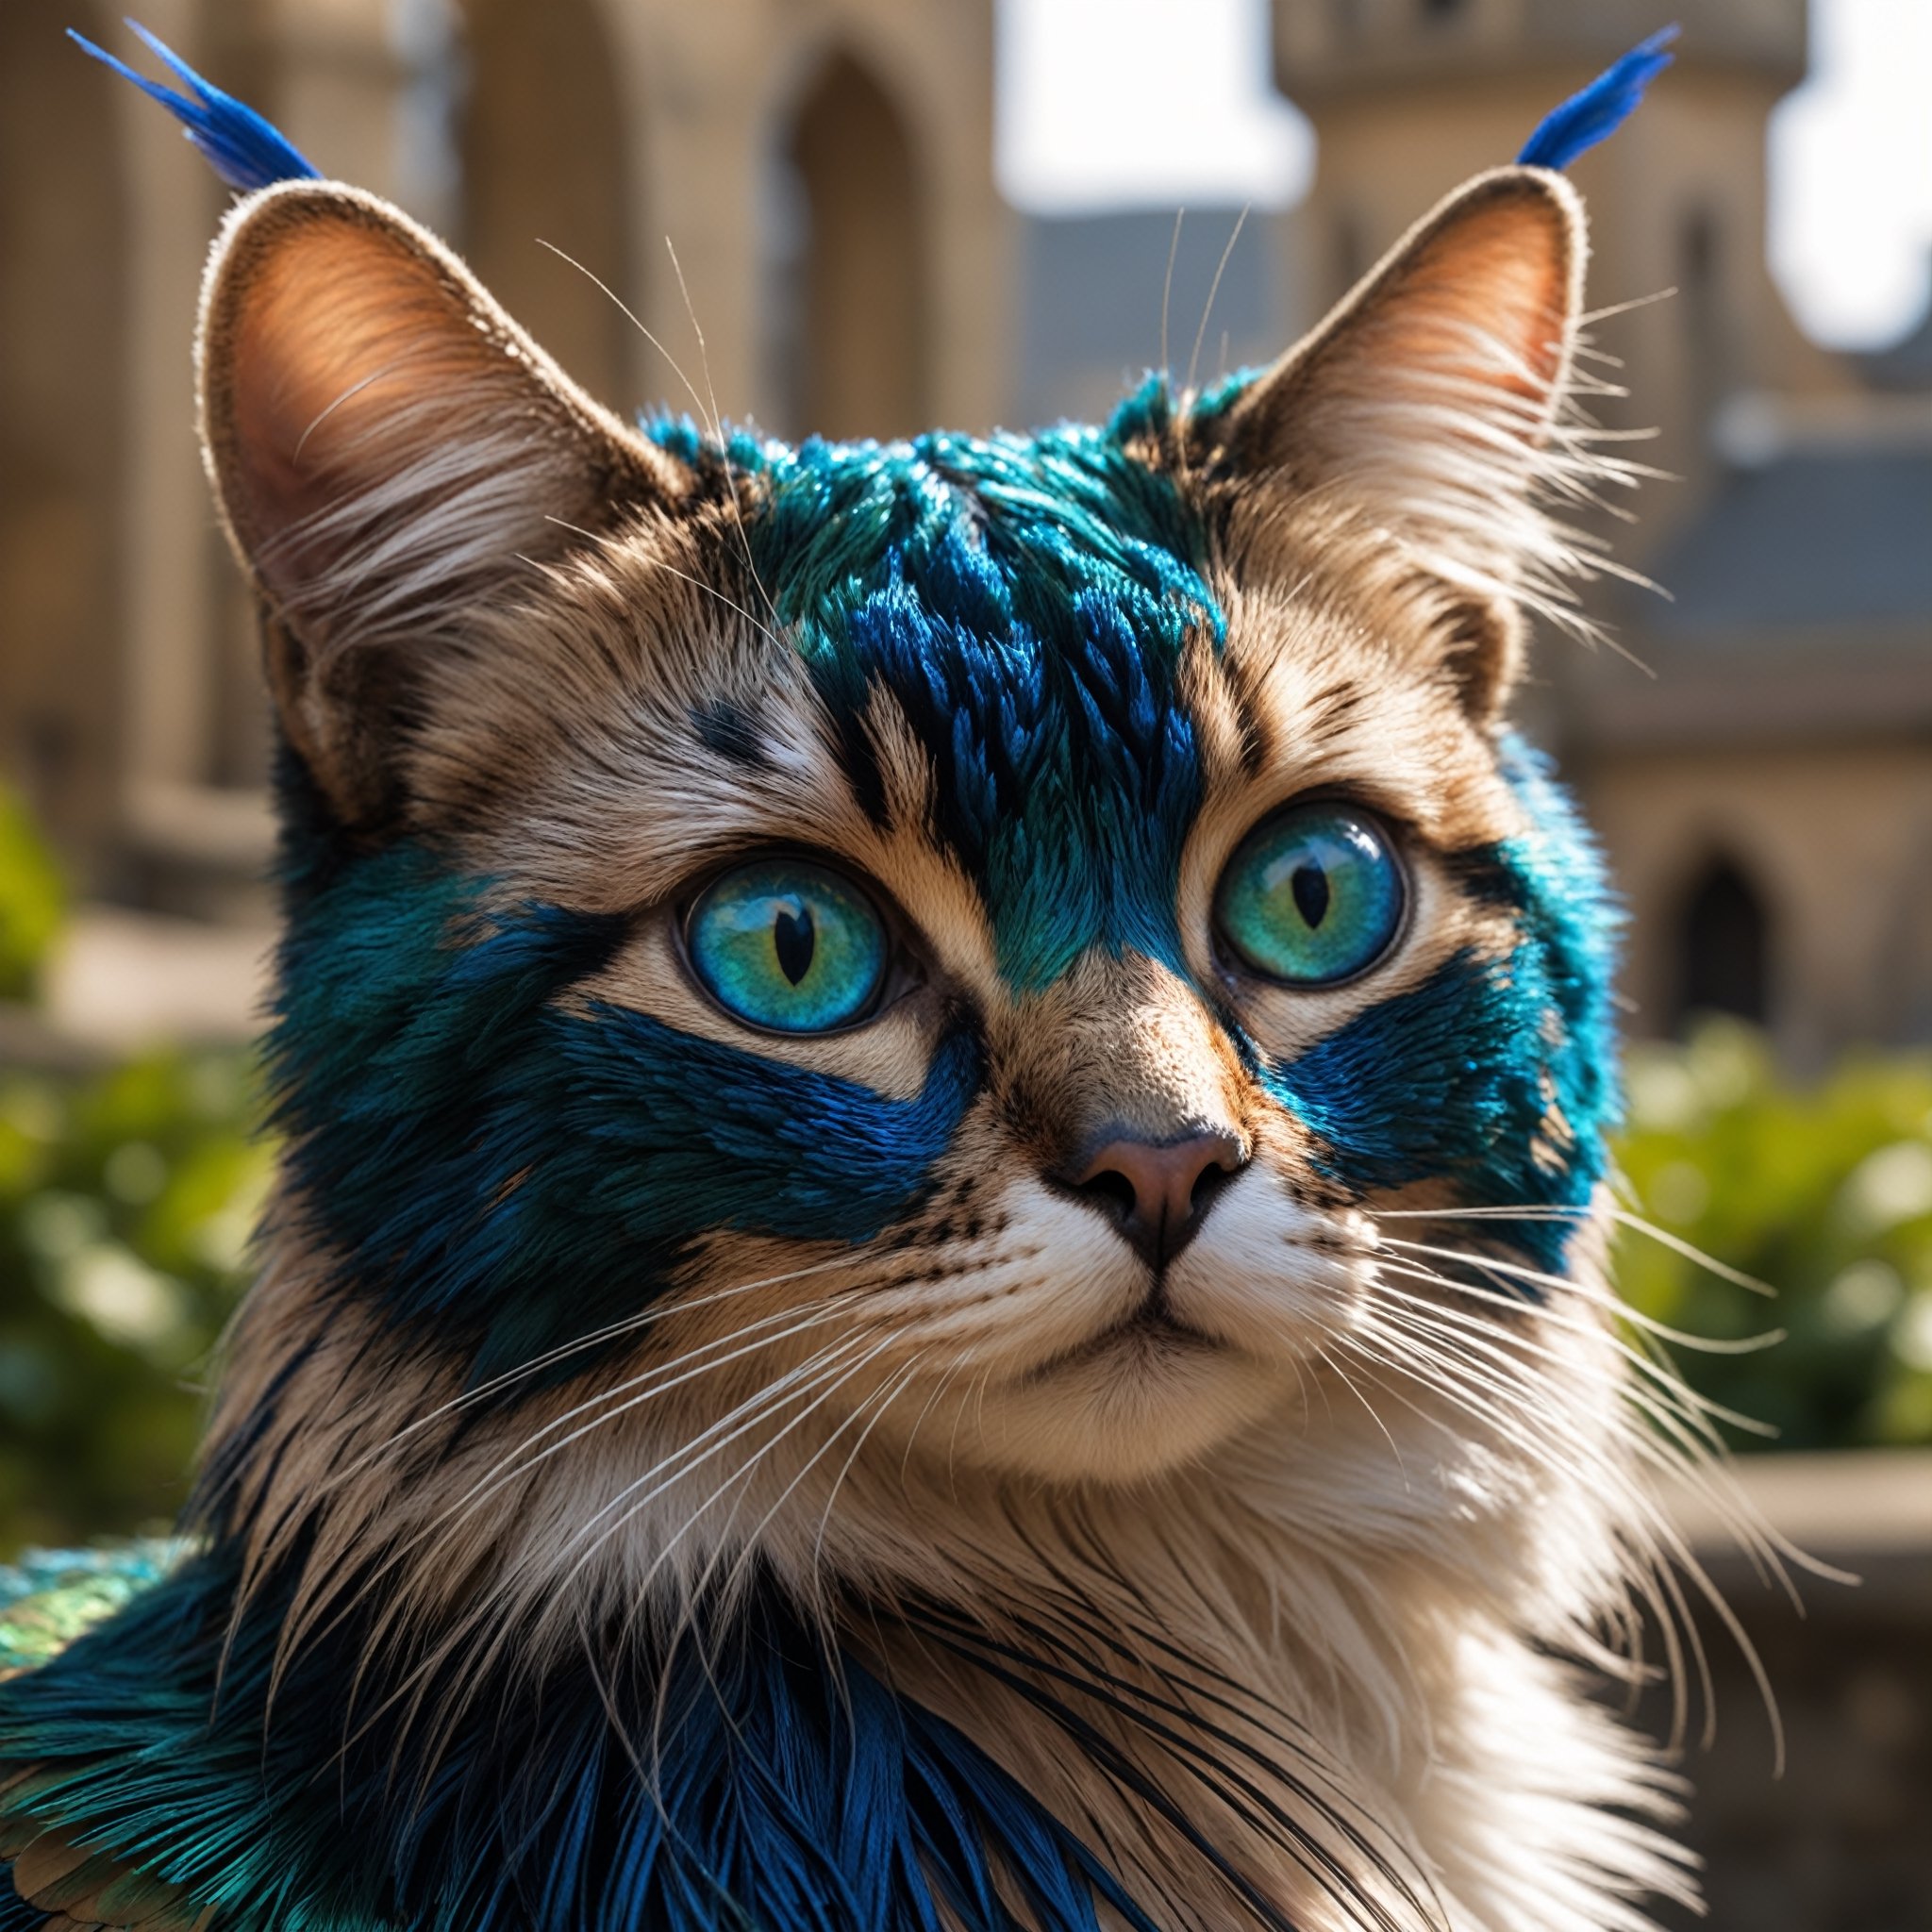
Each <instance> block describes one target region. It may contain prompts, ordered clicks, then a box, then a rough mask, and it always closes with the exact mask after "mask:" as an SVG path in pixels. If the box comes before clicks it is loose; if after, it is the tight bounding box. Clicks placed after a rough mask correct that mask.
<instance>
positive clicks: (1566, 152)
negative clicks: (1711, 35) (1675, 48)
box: [1516, 26, 1677, 168]
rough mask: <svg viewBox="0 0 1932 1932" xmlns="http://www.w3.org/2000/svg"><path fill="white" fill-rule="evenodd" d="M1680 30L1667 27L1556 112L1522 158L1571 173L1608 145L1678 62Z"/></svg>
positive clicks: (1542, 125) (1529, 163)
mask: <svg viewBox="0 0 1932 1932" xmlns="http://www.w3.org/2000/svg"><path fill="white" fill-rule="evenodd" d="M1676 38H1677V29H1676V28H1675V27H1674V26H1667V27H1664V28H1662V29H1660V30H1659V31H1658V32H1657V33H1654V34H1652V35H1651V37H1650V38H1649V39H1648V40H1647V41H1643V42H1640V43H1639V44H1638V45H1637V46H1634V47H1632V48H1631V49H1630V51H1629V52H1628V53H1627V54H1625V55H1624V58H1622V59H1621V60H1619V61H1618V62H1617V64H1616V65H1615V66H1614V67H1610V68H1607V69H1606V70H1605V72H1603V73H1602V74H1600V75H1597V77H1596V78H1595V79H1594V80H1593V81H1591V84H1590V85H1589V86H1588V87H1587V88H1585V89H1584V90H1583V92H1581V93H1574V94H1572V95H1571V96H1570V98H1569V99H1568V100H1567V101H1565V102H1564V103H1563V104H1562V106H1561V107H1559V108H1552V109H1551V110H1550V111H1549V112H1548V113H1547V114H1545V115H1544V116H1543V118H1542V119H1541V121H1539V122H1538V123H1537V127H1536V132H1535V133H1534V134H1532V135H1531V136H1530V137H1529V140H1528V141H1527V142H1525V143H1524V149H1523V152H1522V153H1521V154H1520V155H1518V156H1517V157H1516V158H1517V160H1518V162H1519V163H1521V165H1522V166H1524V167H1525V168H1567V167H1568V166H1569V165H1570V163H1571V162H1572V161H1574V159H1575V158H1576V157H1577V156H1578V155H1580V154H1582V153H1583V152H1584V151H1585V150H1586V149H1589V148H1593V147H1594V146H1595V145H1596V144H1597V142H1600V141H1607V140H1608V139H1609V138H1610V136H1611V135H1613V134H1614V133H1616V131H1617V129H1618V128H1620V127H1621V126H1623V125H1624V122H1625V121H1627V120H1628V119H1629V118H1630V116H1631V115H1632V114H1633V113H1635V112H1636V111H1637V107H1638V104H1639V103H1640V102H1641V100H1642V99H1643V91H1644V89H1645V88H1647V87H1648V86H1649V85H1650V83H1651V82H1652V81H1653V80H1655V79H1656V78H1657V75H1659V74H1661V73H1662V72H1663V71H1664V69H1665V68H1666V67H1668V66H1669V65H1670V64H1671V61H1672V59H1673V58H1674V56H1673V55H1672V54H1671V52H1670V51H1669V49H1670V44H1671V42H1673V41H1674V40H1675V39H1676Z"/></svg>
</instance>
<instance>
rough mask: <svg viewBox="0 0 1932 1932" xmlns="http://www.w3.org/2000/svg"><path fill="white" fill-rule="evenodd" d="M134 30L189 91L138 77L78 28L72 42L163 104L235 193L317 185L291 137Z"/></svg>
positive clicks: (147, 35) (132, 24)
mask: <svg viewBox="0 0 1932 1932" xmlns="http://www.w3.org/2000/svg"><path fill="white" fill-rule="evenodd" d="M127 25H128V26H129V27H130V28H131V29H132V30H133V31H134V32H135V33H137V34H139V35H140V36H141V38H142V41H143V42H146V44H147V47H148V50H149V52H151V53H152V54H153V55H154V56H155V58H157V59H158V60H160V61H161V62H162V63H163V64H164V65H165V66H166V67H168V68H169V69H170V70H171V71H172V72H173V74H174V75H175V78H176V79H177V80H179V81H181V82H182V83H183V84H184V85H185V86H186V87H187V88H188V90H189V92H187V93H176V92H175V90H174V89H173V88H169V87H163V86H162V85H161V84H160V82H158V81H155V80H149V79H147V78H146V76H145V75H139V74H137V73H135V71H134V69H133V68H131V67H130V66H128V65H127V63H126V62H125V60H117V59H115V58H114V57H113V55H111V54H109V53H108V52H107V51H106V50H105V49H103V48H100V47H97V46H95V45H94V43H93V42H92V41H90V40H88V39H86V38H85V37H84V36H83V35H80V34H77V33H75V31H74V29H73V28H72V27H69V28H68V29H67V38H68V39H69V40H70V41H72V42H74V43H75V46H77V47H78V48H79V49H80V50H81V52H82V53H84V54H92V56H93V58H95V59H96V60H98V61H100V63H101V64H102V65H103V66H104V67H111V68H112V69H113V70H114V72H115V73H116V74H118V75H120V76H121V77H122V79H124V80H131V81H132V82H133V83H134V85H135V86H136V87H138V88H139V89H140V90H141V91H142V93H144V94H146V95H147V96H148V97H149V99H151V100H156V101H158V102H160V104H161V106H162V107H164V108H167V110H168V111H169V113H171V114H172V115H174V117H175V120H177V121H178V122H180V124H181V125H182V126H183V127H184V128H185V129H186V130H187V133H188V138H189V140H190V141H192V142H193V143H194V144H195V146H196V147H198V148H199V149H200V150H201V152H202V154H203V155H204V156H205V157H206V158H207V159H208V165H209V166H210V167H212V168H213V169H214V171H215V173H216V174H217V175H220V176H221V177H222V179H223V180H224V181H225V182H226V183H227V184H228V186H229V187H230V188H236V189H241V190H242V191H243V192H246V191H248V190H249V189H253V188H266V187H268V186H269V184H270V183H271V182H275V181H312V180H316V179H319V178H320V176H321V174H322V171H321V169H319V168H317V167H316V166H315V165H314V163H313V162H311V161H310V160H309V159H308V157H307V156H306V155H305V154H303V152H302V151H301V149H299V148H298V147H296V146H295V145H294V143H293V142H291V141H290V140H289V139H288V138H287V136H285V135H284V134H282V133H281V131H280V130H279V129H278V128H276V127H275V126H274V125H271V124H270V123H269V122H267V121H265V120H263V119H262V117H261V116H260V115H259V114H258V113H257V112H256V111H255V109H254V108H250V107H247V106H245V105H244V104H243V103H242V102H241V101H238V100H236V99H235V98H234V96H233V95H232V94H225V93H224V92H222V91H221V89H220V88H218V87H210V86H209V85H208V82H207V81H205V80H204V79H202V77H201V75H198V74H197V73H195V71H194V69H193V68H192V67H191V66H189V64H188V63H187V61H185V60H184V59H182V58H181V57H180V56H179V55H178V54H176V53H175V51H174V50H173V48H171V47H168V46H166V45H165V44H164V43H163V42H160V41H158V40H157V39H156V38H155V37H154V35H153V34H151V33H149V32H148V30H147V29H146V28H145V27H144V26H142V25H138V24H137V23H136V22H134V21H131V20H130V21H129V22H128V23H127Z"/></svg>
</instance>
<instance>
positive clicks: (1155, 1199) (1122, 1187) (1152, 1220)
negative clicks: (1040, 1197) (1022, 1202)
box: [1066, 1133, 1247, 1268]
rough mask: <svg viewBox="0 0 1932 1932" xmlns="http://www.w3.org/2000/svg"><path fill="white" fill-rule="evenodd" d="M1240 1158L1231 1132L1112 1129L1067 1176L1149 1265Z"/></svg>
mask: <svg viewBox="0 0 1932 1932" xmlns="http://www.w3.org/2000/svg"><path fill="white" fill-rule="evenodd" d="M1246 1164H1247V1157H1246V1155H1245V1153H1244V1152H1243V1151H1242V1149H1241V1143H1240V1142H1239V1141H1236V1140H1235V1138H1234V1137H1233V1136H1232V1135H1231V1134H1224V1133H1194V1134H1184V1135H1181V1136H1180V1137H1178V1138H1177V1139H1175V1140H1173V1141H1143V1140H1140V1139H1138V1138H1133V1137H1129V1136H1126V1135H1121V1134H1118V1133H1115V1134H1113V1135H1110V1136H1108V1137H1107V1138H1106V1139H1105V1140H1104V1141H1103V1142H1102V1144H1100V1145H1099V1146H1097V1147H1095V1148H1094V1149H1093V1151H1092V1152H1091V1154H1090V1155H1089V1156H1088V1158H1087V1159H1086V1160H1085V1161H1084V1162H1083V1163H1082V1164H1081V1165H1080V1166H1079V1167H1077V1168H1076V1169H1074V1171H1073V1172H1071V1173H1070V1174H1068V1175H1067V1177H1066V1180H1067V1185H1069V1186H1070V1187H1072V1188H1073V1189H1074V1191H1075V1192H1076V1193H1078V1194H1079V1196H1080V1197H1081V1198H1082V1199H1083V1200H1086V1201H1088V1202H1089V1203H1090V1204H1091V1205H1092V1206H1093V1207H1095V1208H1100V1209H1101V1211H1102V1212H1103V1213H1105V1214H1106V1215H1107V1217H1108V1220H1109V1221H1111V1222H1112V1223H1113V1224H1114V1225H1115V1227H1117V1228H1118V1229H1119V1230H1120V1232H1121V1234H1122V1235H1123V1236H1124V1237H1125V1239H1126V1240H1127V1241H1129V1242H1130V1243H1132V1245H1133V1246H1134V1247H1135V1248H1136V1249H1137V1250H1139V1252H1140V1253H1141V1256H1142V1257H1144V1258H1145V1259H1146V1260H1147V1261H1148V1262H1149V1264H1150V1265H1152V1266H1154V1267H1157V1268H1158V1267H1159V1266H1161V1265H1162V1264H1163V1263H1165V1262H1167V1261H1171V1260H1172V1259H1173V1258H1174V1256H1176V1255H1177V1254H1179V1253H1180V1251H1181V1249H1182V1248H1184V1247H1185V1246H1186V1245H1187V1244H1188V1242H1189V1241H1191V1240H1192V1239H1193V1237H1194V1234H1195V1233H1196V1231H1197V1230H1198V1229H1199V1227H1200V1225H1201V1222H1202V1220H1203V1218H1204V1217H1205V1216H1206V1214H1207V1212H1208V1208H1210V1207H1211V1206H1212V1205H1213V1203H1214V1201H1215V1199H1216V1198H1217V1197H1218V1196H1219V1195H1220V1194H1221V1193H1222V1191H1224V1189H1225V1188H1226V1187H1227V1185H1228V1183H1229V1182H1230V1181H1232V1180H1233V1179H1234V1177H1235V1175H1236V1174H1238V1173H1239V1172H1240V1171H1241V1168H1242V1167H1243V1166H1245V1165H1246Z"/></svg>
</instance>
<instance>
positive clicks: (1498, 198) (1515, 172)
mask: <svg viewBox="0 0 1932 1932" xmlns="http://www.w3.org/2000/svg"><path fill="white" fill-rule="evenodd" d="M1494 209H1504V210H1507V211H1508V212H1510V213H1513V214H1518V215H1521V216H1524V217H1525V218H1527V219H1530V220H1532V221H1541V223H1542V224H1543V225H1545V226H1546V227H1547V228H1549V229H1550V230H1551V231H1552V232H1553V233H1554V234H1555V235H1557V238H1558V239H1559V241H1560V242H1562V243H1563V244H1564V245H1566V246H1568V247H1571V248H1573V249H1574V248H1576V247H1578V246H1580V244H1582V242H1584V241H1585V239H1586V237H1587V234H1588V231H1589V220H1588V217H1587V216H1586V214H1585V212H1584V205H1583V197H1582V195H1580V194H1579V193H1578V192H1576V184H1575V183H1574V182H1573V181H1572V180H1571V179H1570V177H1569V176H1568V175H1560V174H1558V173H1557V171H1556V170H1555V169H1554V168H1526V167H1524V166H1523V165H1522V163H1520V162H1511V163H1510V164H1509V165H1508V166H1507V167H1501V168H1491V169H1489V170H1487V171H1486V172H1485V173H1483V174H1480V175H1474V176H1473V177H1472V178H1471V179H1469V180H1467V181H1465V182H1464V183H1463V184H1462V186H1461V187H1460V188H1458V189H1457V190H1456V191H1455V192H1453V193H1451V194H1449V195H1447V196H1445V197H1444V199H1443V200H1442V201H1441V203H1439V204H1438V206H1437V208H1436V210H1435V213H1434V215H1433V216H1431V217H1427V218H1425V224H1424V225H1426V226H1429V227H1435V226H1437V225H1439V224H1440V225H1449V224H1451V223H1453V222H1456V221H1457V220H1460V219H1465V218H1468V217H1471V216H1474V215H1477V214H1480V213H1483V212H1487V211H1490V210H1494Z"/></svg>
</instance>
